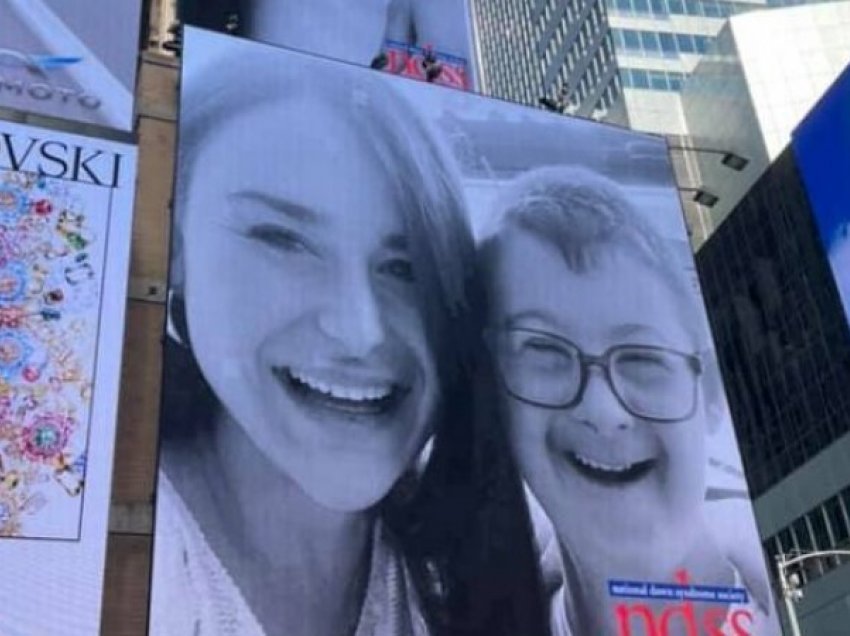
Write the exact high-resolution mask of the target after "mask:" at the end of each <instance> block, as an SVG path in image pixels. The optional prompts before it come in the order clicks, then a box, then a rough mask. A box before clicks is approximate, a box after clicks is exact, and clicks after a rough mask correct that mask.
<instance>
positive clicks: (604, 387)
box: [572, 367, 634, 436]
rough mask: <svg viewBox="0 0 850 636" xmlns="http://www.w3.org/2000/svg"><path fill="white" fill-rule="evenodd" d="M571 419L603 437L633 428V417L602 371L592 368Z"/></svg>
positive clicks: (589, 370)
mask: <svg viewBox="0 0 850 636" xmlns="http://www.w3.org/2000/svg"><path fill="white" fill-rule="evenodd" d="M572 419H573V420H578V421H579V422H580V423H581V424H582V425H584V426H587V427H588V428H591V429H593V430H594V431H595V432H597V433H598V434H600V435H605V436H611V435H615V434H616V433H617V432H620V431H625V430H628V429H630V428H632V426H634V417H633V416H632V415H631V414H630V413H629V412H628V411H627V410H626V409H625V408H624V407H623V405H622V404H621V403H620V399H619V398H618V397H617V395H616V394H615V393H614V389H613V387H611V385H610V384H609V382H608V379H607V378H606V376H605V374H604V372H603V371H602V369H599V368H594V367H591V368H590V369H588V378H587V384H586V385H585V387H584V393H583V395H582V397H581V400H580V401H579V403H578V404H577V405H576V406H575V407H573V414H572Z"/></svg>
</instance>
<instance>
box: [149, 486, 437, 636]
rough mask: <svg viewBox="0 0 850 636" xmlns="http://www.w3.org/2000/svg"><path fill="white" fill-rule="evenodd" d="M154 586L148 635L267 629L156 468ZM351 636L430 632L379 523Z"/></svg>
mask: <svg viewBox="0 0 850 636" xmlns="http://www.w3.org/2000/svg"><path fill="white" fill-rule="evenodd" d="M156 524H157V525H156V539H155V550H154V567H153V581H152V592H151V619H150V621H151V622H150V631H149V634H150V635H151V636H265V631H264V630H263V628H262V626H261V625H260V623H259V621H257V618H256V617H255V616H254V614H253V612H252V611H251V608H250V607H249V606H248V603H247V602H246V601H245V599H244V598H243V597H242V594H241V592H240V591H239V588H238V587H237V586H236V584H235V583H234V581H233V579H232V578H231V577H230V574H228V572H227V570H226V569H225V567H224V565H223V564H222V563H221V561H220V560H219V559H218V557H217V556H216V555H215V554H214V553H213V551H212V548H211V547H210V545H209V543H208V542H207V540H206V538H205V537H204V533H203V531H202V530H201V528H200V526H199V525H198V523H197V521H196V520H195V518H194V516H193V515H192V513H191V512H190V511H189V509H188V508H187V507H186V504H185V503H183V500H182V499H181V498H180V495H179V494H178V493H177V491H176V490H175V489H174V486H173V485H172V484H171V483H170V482H169V480H168V479H167V478H166V477H165V476H164V475H163V474H162V473H160V478H159V491H158V495H157V520H156ZM373 534H374V540H373V547H372V562H371V570H370V573H369V581H368V584H367V589H366V596H365V599H364V602H363V608H362V610H361V615H360V621H359V623H358V625H357V630H356V632H355V634H354V636H428V634H429V632H428V627H427V624H426V623H425V618H424V616H423V614H422V610H421V605H420V603H419V600H418V596H417V594H416V590H415V588H414V586H413V581H412V580H411V577H410V573H409V572H408V570H407V568H406V566H405V564H404V562H403V559H402V558H401V555H399V554H398V553H397V551H396V550H394V549H393V548H392V547H391V546H390V545H389V544H388V542H387V541H386V537H385V536H384V531H383V529H382V526H381V524H380V523H379V524H378V525H377V526H376V528H375V532H374V533H373Z"/></svg>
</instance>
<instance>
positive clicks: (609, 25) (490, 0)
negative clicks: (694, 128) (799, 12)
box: [473, 0, 804, 135]
mask: <svg viewBox="0 0 850 636" xmlns="http://www.w3.org/2000/svg"><path fill="white" fill-rule="evenodd" d="M789 4H804V3H803V2H799V1H796V0H790V1H789V0H754V1H752V2H742V1H726V0H473V7H474V14H475V22H476V31H477V35H478V48H479V60H478V61H479V65H480V70H481V75H482V78H483V83H482V89H483V92H485V93H487V94H490V95H493V96H496V97H501V98H503V99H510V100H513V101H519V102H523V103H526V104H529V105H536V104H537V103H538V100H539V98H540V97H542V96H548V97H553V96H556V95H557V94H558V93H559V92H560V90H561V88H562V87H563V86H564V84H565V83H566V84H567V85H568V86H569V90H570V93H571V96H572V101H573V104H574V105H575V106H574V108H575V109H576V114H578V115H584V116H591V115H593V114H594V111H595V112H596V116H597V117H599V118H604V119H606V120H609V121H613V122H617V123H622V124H628V125H630V126H631V127H632V128H635V129H638V130H645V131H649V132H657V133H664V134H677V135H682V134H687V126H686V122H685V118H684V115H683V113H682V101H681V95H680V91H681V90H682V86H683V84H684V82H685V80H686V79H687V77H688V75H689V74H690V73H691V72H692V71H693V70H694V68H695V67H696V65H697V63H698V62H699V61H700V59H701V57H702V55H703V54H705V53H706V52H707V51H709V50H710V49H711V47H712V45H713V43H714V39H715V37H716V36H717V34H718V32H719V31H720V28H721V27H722V25H723V23H724V21H725V20H726V18H728V17H729V16H731V15H735V14H738V13H743V12H745V11H749V10H753V9H763V8H768V7H775V6H786V5H789Z"/></svg>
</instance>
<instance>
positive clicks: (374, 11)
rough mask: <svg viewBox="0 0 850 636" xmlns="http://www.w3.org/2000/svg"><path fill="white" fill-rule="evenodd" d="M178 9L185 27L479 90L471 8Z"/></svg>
mask: <svg viewBox="0 0 850 636" xmlns="http://www.w3.org/2000/svg"><path fill="white" fill-rule="evenodd" d="M178 2H179V8H180V18H181V20H182V21H183V23H184V24H187V25H193V26H199V27H204V28H207V29H213V30H216V31H225V32H229V33H234V34H237V35H241V36H243V37H247V38H250V39H252V40H260V41H262V42H267V43H269V44H277V45H280V46H286V47H289V48H293V49H297V50H300V51H305V52H308V53H315V54H317V55H323V56H327V57H331V58H335V59H338V60H344V61H346V62H353V63H355V64H360V65H362V66H371V67H372V68H378V69H381V70H384V71H386V72H388V73H395V74H399V75H405V76H406V77H413V78H415V79H420V80H424V81H428V82H434V83H437V84H442V85H445V86H451V87H453V88H460V89H464V90H469V89H472V88H473V87H474V85H475V82H474V72H473V65H472V59H473V57H472V51H473V45H472V23H471V14H470V10H469V5H468V0H369V1H368V2H359V3H352V4H350V5H348V6H341V5H340V4H339V3H337V2H333V1H332V0H313V1H312V2H299V1H294V0H283V1H281V0H212V1H210V0H178ZM343 4H344V3H343Z"/></svg>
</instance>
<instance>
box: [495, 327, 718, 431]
mask: <svg viewBox="0 0 850 636" xmlns="http://www.w3.org/2000/svg"><path fill="white" fill-rule="evenodd" d="M487 331H488V334H487V335H488V337H487V340H488V341H490V342H492V337H493V336H494V335H496V334H500V333H501V334H505V333H512V332H521V333H530V334H536V335H538V336H544V337H546V338H551V339H553V340H556V341H558V342H561V343H563V344H565V345H567V346H568V347H570V348H572V349H574V350H575V351H576V353H578V361H579V383H578V387H577V388H576V394H575V396H574V397H573V398H572V399H571V400H568V401H567V402H565V403H564V404H551V403H549V402H538V401H537V400H531V399H529V398H527V397H524V396H522V395H519V394H518V393H516V392H515V391H513V390H512V389H511V387H510V384H509V383H508V380H507V378H506V377H505V375H506V374H505V370H504V368H503V365H502V362H501V356H499V353H498V350H496V351H494V352H493V355H494V356H495V357H496V361H497V364H496V366H497V368H498V370H499V377H500V379H501V381H502V385H503V386H504V387H505V390H506V391H507V392H508V394H509V395H510V396H511V397H513V398H515V399H517V400H519V401H520V402H524V403H525V404H530V405H532V406H537V407H540V408H544V409H551V410H563V409H570V408H573V407H574V406H575V405H576V404H578V403H579V402H581V400H582V399H583V398H584V391H585V389H586V388H587V382H588V378H589V376H590V367H591V366H597V367H600V368H601V369H602V372H603V376H604V378H605V382H607V384H608V388H609V389H610V391H611V393H612V394H613V395H614V397H616V398H617V402H619V404H620V406H622V407H623V409H625V411H626V412H627V413H629V414H630V415H632V416H633V417H638V418H640V419H642V420H647V421H650V422H661V423H665V424H667V423H669V424H672V423H675V422H682V421H684V420H688V419H690V418H691V417H693V415H694V413H695V412H696V408H697V389H698V386H699V382H698V380H699V376H700V375H702V373H703V371H704V367H703V363H702V357H701V355H700V354H699V353H698V352H697V353H684V352H682V351H678V350H676V349H671V348H669V347H662V346H659V345H642V344H617V345H614V346H612V347H608V349H606V350H605V351H604V352H603V353H602V354H601V355H593V354H589V353H585V352H584V351H583V350H582V349H581V347H579V346H578V345H577V344H576V343H574V342H573V341H572V340H568V339H567V338H564V337H562V336H559V335H557V334H554V333H551V332H548V331H544V330H542V329H532V328H528V327H501V328H494V329H488V330H487ZM623 349H627V350H629V351H634V350H638V351H661V352H663V353H667V354H672V355H674V356H677V357H679V358H682V359H683V360H685V361H686V362H687V363H688V366H689V368H690V369H691V371H693V374H694V383H693V391H692V395H691V408H690V409H689V410H688V412H687V413H686V414H685V415H683V416H681V417H669V418H661V417H648V416H646V415H643V414H641V413H637V412H635V410H634V409H633V408H631V407H630V406H629V405H628V404H627V403H626V401H625V400H624V399H623V398H622V396H621V395H620V392H619V391H618V390H617V387H616V384H615V383H614V380H613V378H612V377H611V364H610V361H611V358H612V357H613V356H614V355H616V354H617V353H618V352H621V351H622V350H623Z"/></svg>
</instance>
